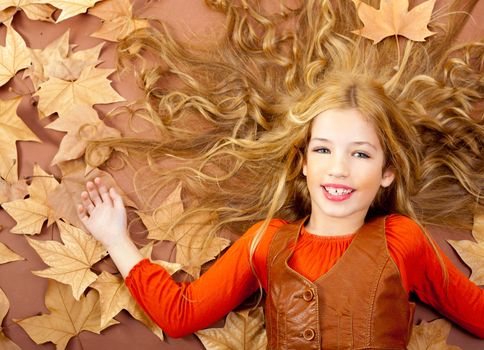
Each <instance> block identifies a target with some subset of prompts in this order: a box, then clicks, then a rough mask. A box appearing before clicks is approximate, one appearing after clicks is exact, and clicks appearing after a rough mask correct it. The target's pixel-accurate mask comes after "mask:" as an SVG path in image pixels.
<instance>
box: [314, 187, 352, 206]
mask: <svg viewBox="0 0 484 350" xmlns="http://www.w3.org/2000/svg"><path fill="white" fill-rule="evenodd" d="M326 187H332V188H342V189H345V190H350V191H351V192H349V193H345V194H331V193H329V192H328V191H327V190H326ZM321 188H322V190H323V194H324V196H325V197H326V199H328V200H330V201H333V202H342V201H345V200H347V199H349V198H350V197H351V195H352V194H353V192H354V191H355V189H353V188H351V187H348V186H344V185H336V184H331V185H330V184H327V185H322V186H321Z"/></svg>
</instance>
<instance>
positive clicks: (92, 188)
mask: <svg viewBox="0 0 484 350" xmlns="http://www.w3.org/2000/svg"><path fill="white" fill-rule="evenodd" d="M86 188H87V192H88V193H89V197H90V198H91V201H92V202H93V203H94V205H99V204H101V203H102V202H103V201H102V199H101V196H99V191H98V188H97V186H96V185H95V184H94V183H92V182H91V181H88V182H87V184H86Z"/></svg>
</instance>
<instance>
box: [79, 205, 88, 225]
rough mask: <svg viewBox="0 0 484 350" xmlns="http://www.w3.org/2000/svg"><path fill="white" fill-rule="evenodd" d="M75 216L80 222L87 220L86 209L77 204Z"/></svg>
mask: <svg viewBox="0 0 484 350" xmlns="http://www.w3.org/2000/svg"><path fill="white" fill-rule="evenodd" d="M77 215H78V216H79V219H81V220H82V221H84V220H85V219H87V218H88V216H87V212H86V209H85V208H84V206H83V205H82V204H79V205H78V206H77Z"/></svg>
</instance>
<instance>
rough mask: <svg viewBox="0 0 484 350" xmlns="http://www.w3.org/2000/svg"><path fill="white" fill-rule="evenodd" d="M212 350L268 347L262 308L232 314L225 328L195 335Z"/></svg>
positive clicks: (206, 330) (202, 331) (251, 349)
mask: <svg viewBox="0 0 484 350" xmlns="http://www.w3.org/2000/svg"><path fill="white" fill-rule="evenodd" d="M195 334H196V335H197V336H198V338H200V340H201V341H202V343H203V345H204V346H205V348H206V349H210V350H227V349H240V350H244V349H245V350H258V349H260V350H263V349H265V348H266V346H267V335H266V332H265V328H264V312H263V310H262V307H258V308H257V309H255V310H244V311H240V312H231V313H229V314H228V316H227V318H226V320H225V326H224V328H210V329H204V330H201V331H198V332H196V333H195Z"/></svg>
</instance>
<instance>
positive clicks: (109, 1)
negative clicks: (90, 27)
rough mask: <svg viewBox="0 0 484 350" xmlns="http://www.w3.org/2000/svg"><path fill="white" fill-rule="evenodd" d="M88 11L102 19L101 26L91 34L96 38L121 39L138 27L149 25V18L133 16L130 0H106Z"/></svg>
mask: <svg viewBox="0 0 484 350" xmlns="http://www.w3.org/2000/svg"><path fill="white" fill-rule="evenodd" d="M88 13H89V14H90V15H94V16H96V17H98V18H100V19H102V25H101V28H99V29H98V30H96V31H95V32H94V33H92V34H91V36H92V37H95V38H100V39H105V40H109V41H120V40H122V39H124V38H126V37H127V36H128V35H129V34H130V33H131V32H133V31H135V30H136V29H140V28H147V27H149V23H148V21H147V20H143V19H136V18H133V12H132V6H131V3H130V1H129V0H104V1H103V2H101V3H99V4H97V5H96V6H95V7H93V8H92V9H90V10H89V12H88Z"/></svg>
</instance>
